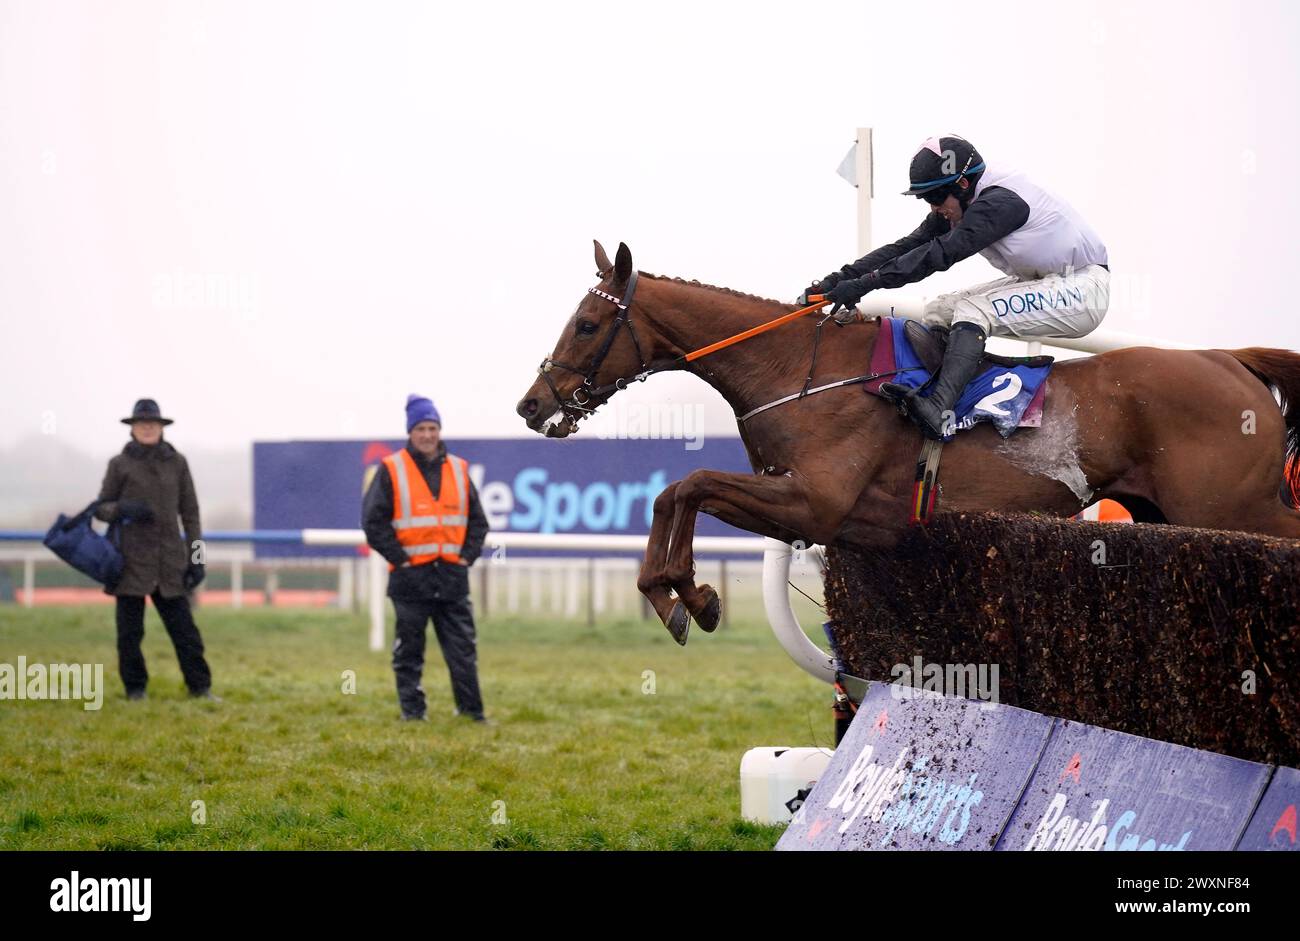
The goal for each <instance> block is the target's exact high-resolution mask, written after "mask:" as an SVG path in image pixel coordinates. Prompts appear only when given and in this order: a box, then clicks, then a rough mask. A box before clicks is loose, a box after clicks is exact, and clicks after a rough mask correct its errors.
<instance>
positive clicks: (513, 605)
mask: <svg viewBox="0 0 1300 941" xmlns="http://www.w3.org/2000/svg"><path fill="white" fill-rule="evenodd" d="M501 567H502V568H504V569H505V570H506V610H507V611H509V612H510V613H511V614H518V613H519V566H518V565H516V564H514V563H513V562H508V561H507V562H503V563H502V566H501Z"/></svg>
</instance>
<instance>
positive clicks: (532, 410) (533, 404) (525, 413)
mask: <svg viewBox="0 0 1300 941" xmlns="http://www.w3.org/2000/svg"><path fill="white" fill-rule="evenodd" d="M516 411H518V412H519V415H520V416H521V417H523V418H532V417H533V416H534V415H536V414H537V400H536V399H524V400H523V401H522V402H520V403H519V408H518V409H516Z"/></svg>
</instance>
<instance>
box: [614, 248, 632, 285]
mask: <svg viewBox="0 0 1300 941" xmlns="http://www.w3.org/2000/svg"><path fill="white" fill-rule="evenodd" d="M630 277H632V249H630V248H628V247H627V246H626V245H624V244H623V243H622V242H619V243H618V253H617V254H615V255H614V278H615V280H617V281H626V280H627V279H628V278H630Z"/></svg>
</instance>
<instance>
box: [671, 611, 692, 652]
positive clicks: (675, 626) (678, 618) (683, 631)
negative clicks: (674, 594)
mask: <svg viewBox="0 0 1300 941" xmlns="http://www.w3.org/2000/svg"><path fill="white" fill-rule="evenodd" d="M664 626H665V627H667V628H668V633H669V634H672V635H673V640H675V641H677V643H679V644H681V645H682V646H683V647H685V646H686V635H687V633H688V632H689V631H690V629H691V613H690V612H689V611H687V610H686V605H684V604H682V603H681V602H680V601H679V602H677V603H676V604H675V605H673V610H672V613H671V614H669V615H668V623H667V624H665V625H664Z"/></svg>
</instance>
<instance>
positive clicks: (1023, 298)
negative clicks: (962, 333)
mask: <svg viewBox="0 0 1300 941" xmlns="http://www.w3.org/2000/svg"><path fill="white" fill-rule="evenodd" d="M1109 306H1110V272H1109V271H1107V270H1106V269H1105V268H1103V267H1102V266H1101V265H1089V266H1088V267H1087V268H1083V269H1081V270H1079V271H1073V272H1069V273H1067V274H1065V275H1056V274H1054V275H1049V276H1047V277H1046V278H1040V279H1037V280H1033V281H1025V280H1021V279H1020V278H1000V279H998V280H997V281H990V282H989V283H988V284H977V285H975V286H974V287H970V288H966V289H965V290H963V291H957V292H956V293H953V294H941V295H939V296H938V297H936V298H935V299H934V300H932V301H930V302H928V303H927V304H926V305H925V311H924V312H923V314H922V315H921V320H922V322H923V323H925V324H926V325H928V326H935V325H943V326H949V325H951V324H953V323H959V322H966V323H973V324H976V325H977V326H979V327H980V328H981V329H983V331H984V333H985V334H986V335H987V336H991V337H1060V338H1066V337H1081V336H1085V335H1087V334H1089V333H1091V332H1092V331H1093V330H1095V329H1097V326H1098V325H1099V324H1100V323H1101V321H1102V318H1103V317H1105V316H1106V308H1107V307H1109Z"/></svg>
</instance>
